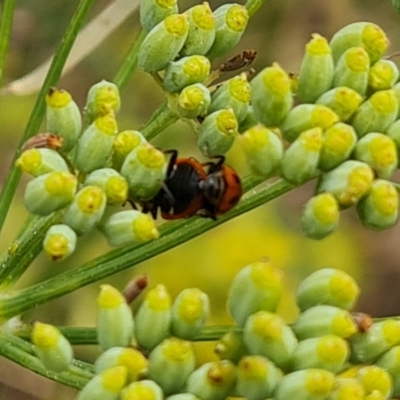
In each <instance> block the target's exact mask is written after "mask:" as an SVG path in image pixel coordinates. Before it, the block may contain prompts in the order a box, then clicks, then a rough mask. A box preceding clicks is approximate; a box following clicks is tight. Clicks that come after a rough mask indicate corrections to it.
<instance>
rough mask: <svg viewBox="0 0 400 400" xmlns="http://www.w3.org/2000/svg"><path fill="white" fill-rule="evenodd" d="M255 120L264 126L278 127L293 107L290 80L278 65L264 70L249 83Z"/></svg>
mask: <svg viewBox="0 0 400 400" xmlns="http://www.w3.org/2000/svg"><path fill="white" fill-rule="evenodd" d="M250 88H251V104H252V106H253V111H254V115H255V117H256V119H257V120H258V121H260V122H261V123H262V124H264V125H265V126H278V125H280V124H281V123H282V121H283V120H284V118H285V117H286V116H287V114H288V112H289V110H290V109H291V108H292V106H293V97H292V92H291V86H290V78H289V75H288V74H287V72H286V71H284V70H283V69H282V68H281V67H280V66H279V65H278V64H276V63H274V64H272V66H271V67H268V68H264V69H263V70H262V71H261V72H260V73H259V74H257V75H256V76H255V77H254V78H253V79H252V81H251V83H250Z"/></svg>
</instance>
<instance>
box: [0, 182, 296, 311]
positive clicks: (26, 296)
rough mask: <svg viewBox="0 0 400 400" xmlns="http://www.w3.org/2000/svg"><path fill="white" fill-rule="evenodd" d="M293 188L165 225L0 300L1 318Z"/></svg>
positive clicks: (269, 190) (267, 191)
mask: <svg viewBox="0 0 400 400" xmlns="http://www.w3.org/2000/svg"><path fill="white" fill-rule="evenodd" d="M293 188H294V186H293V185H291V184H289V183H287V182H285V181H284V180H282V179H281V180H278V181H276V182H275V183H272V184H267V185H265V186H264V187H262V188H261V189H259V190H258V191H255V193H254V194H252V195H250V196H248V197H247V198H245V199H244V200H243V201H242V202H240V203H239V204H238V205H237V206H236V207H235V208H234V209H233V210H231V211H230V212H228V213H226V214H224V215H222V216H221V217H219V218H218V220H217V221H211V220H209V219H203V218H192V219H190V220H186V219H182V220H177V221H173V222H168V223H165V224H163V225H162V226H161V228H160V234H161V237H160V238H159V239H157V240H155V241H153V242H150V243H145V244H138V245H132V246H127V247H124V248H121V249H117V250H113V251H110V252H109V253H107V254H105V255H104V256H101V257H98V258H97V259H94V260H92V261H90V262H89V263H86V264H84V265H82V266H81V267H79V268H76V269H75V270H72V271H66V272H64V273H62V274H59V275H57V276H56V277H53V278H50V279H48V280H47V281H44V282H41V283H38V284H36V285H33V286H30V287H27V288H25V289H21V290H19V291H17V292H15V293H14V294H13V295H12V296H10V297H7V298H3V299H0V317H4V318H10V317H13V316H15V315H19V314H21V313H22V312H24V311H26V310H29V309H31V308H33V307H35V306H37V305H39V304H42V303H44V302H46V301H49V300H51V299H54V298H56V297H60V296H62V295H64V294H67V293H70V292H73V291H74V290H77V289H79V288H81V287H83V286H86V285H88V284H90V283H93V282H96V281H98V280H100V279H103V278H106V277H108V276H110V275H113V274H115V273H117V272H120V271H122V270H124V269H127V268H130V267H133V266H135V265H136V264H138V263H140V262H143V261H145V260H148V259H150V258H151V257H154V256H156V255H158V254H160V253H163V252H164V251H167V250H169V249H172V248H174V247H176V246H178V245H179V244H181V243H184V242H186V241H188V240H190V239H192V238H194V237H196V236H198V235H200V234H202V233H204V232H206V231H208V230H210V229H212V228H214V227H216V226H218V225H221V224H223V223H224V222H226V221H228V220H230V219H232V218H235V217H237V216H239V215H241V214H244V213H245V212H247V211H250V210H252V209H253V208H255V207H258V206H260V205H262V204H264V203H266V202H268V201H271V200H273V199H275V198H277V197H279V196H281V195H282V194H284V193H287V192H289V191H290V190H291V189H293Z"/></svg>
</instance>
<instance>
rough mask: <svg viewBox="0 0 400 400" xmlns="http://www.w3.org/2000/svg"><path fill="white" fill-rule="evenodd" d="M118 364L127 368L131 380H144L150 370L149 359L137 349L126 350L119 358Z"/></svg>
mask: <svg viewBox="0 0 400 400" xmlns="http://www.w3.org/2000/svg"><path fill="white" fill-rule="evenodd" d="M118 364H119V365H122V366H124V367H126V368H127V370H128V377H129V380H130V381H132V380H137V379H138V378H142V377H143V376H144V375H145V374H146V372H147V369H148V365H149V361H148V359H147V358H146V357H145V356H144V355H143V354H142V353H141V352H140V351H139V350H136V349H131V348H126V349H123V350H122V351H121V354H120V355H119V357H118Z"/></svg>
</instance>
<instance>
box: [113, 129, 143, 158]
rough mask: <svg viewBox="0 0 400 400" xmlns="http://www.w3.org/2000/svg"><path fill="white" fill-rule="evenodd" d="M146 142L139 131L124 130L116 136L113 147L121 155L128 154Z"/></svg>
mask: <svg viewBox="0 0 400 400" xmlns="http://www.w3.org/2000/svg"><path fill="white" fill-rule="evenodd" d="M143 142H145V139H144V137H143V135H142V134H141V133H140V132H139V131H122V132H120V133H118V135H117V136H115V139H114V142H113V149H114V151H115V152H116V153H118V154H121V155H124V156H126V155H128V154H129V153H130V152H131V151H132V150H133V149H135V148H136V147H138V146H139V145H140V144H142V143H143Z"/></svg>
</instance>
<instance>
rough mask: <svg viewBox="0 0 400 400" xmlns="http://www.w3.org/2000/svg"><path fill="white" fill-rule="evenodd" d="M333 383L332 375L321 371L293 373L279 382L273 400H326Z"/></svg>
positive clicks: (310, 370)
mask: <svg viewBox="0 0 400 400" xmlns="http://www.w3.org/2000/svg"><path fill="white" fill-rule="evenodd" d="M334 383H335V377H334V375H333V374H332V373H331V372H328V371H324V370H323V369H316V368H315V369H314V368H310V369H305V370H301V371H295V372H292V373H290V374H287V375H285V376H284V377H283V378H282V380H281V381H280V382H279V384H278V387H277V389H276V391H275V393H274V400H288V399H296V400H323V399H326V398H328V395H329V394H330V393H331V391H332V389H333V387H334Z"/></svg>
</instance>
